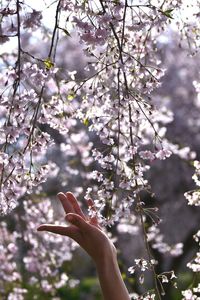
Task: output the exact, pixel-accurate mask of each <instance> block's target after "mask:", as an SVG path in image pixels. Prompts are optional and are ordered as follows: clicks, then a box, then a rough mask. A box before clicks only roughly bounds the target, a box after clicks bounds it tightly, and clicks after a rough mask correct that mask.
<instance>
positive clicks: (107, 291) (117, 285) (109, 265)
mask: <svg viewBox="0 0 200 300" xmlns="http://www.w3.org/2000/svg"><path fill="white" fill-rule="evenodd" d="M96 267H97V273H98V276H99V282H100V285H101V289H102V293H103V297H104V300H130V297H129V293H128V290H127V288H126V286H125V284H124V281H123V279H122V276H121V273H120V270H119V266H118V262H117V258H116V256H114V255H110V256H107V257H105V258H102V259H101V260H100V261H99V262H97V263H96Z"/></svg>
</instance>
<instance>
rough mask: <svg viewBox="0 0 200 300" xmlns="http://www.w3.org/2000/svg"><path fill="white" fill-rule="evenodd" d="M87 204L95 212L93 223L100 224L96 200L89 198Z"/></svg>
mask: <svg viewBox="0 0 200 300" xmlns="http://www.w3.org/2000/svg"><path fill="white" fill-rule="evenodd" d="M87 205H88V208H89V209H91V210H92V211H93V212H94V216H92V217H91V218H90V220H91V222H92V224H95V225H98V218H97V215H96V212H97V210H96V207H95V204H94V201H93V200H92V199H88V200H87Z"/></svg>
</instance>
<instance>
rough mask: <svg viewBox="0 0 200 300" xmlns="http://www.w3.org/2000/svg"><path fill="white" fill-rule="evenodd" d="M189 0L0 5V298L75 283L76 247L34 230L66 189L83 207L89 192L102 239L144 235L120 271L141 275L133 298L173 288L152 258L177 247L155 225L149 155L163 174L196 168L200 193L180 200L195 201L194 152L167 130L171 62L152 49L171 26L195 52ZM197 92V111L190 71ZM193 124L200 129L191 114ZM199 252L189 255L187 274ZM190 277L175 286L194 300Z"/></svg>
mask: <svg viewBox="0 0 200 300" xmlns="http://www.w3.org/2000/svg"><path fill="white" fill-rule="evenodd" d="M194 2H195V3H192V5H190V4H189V3H188V2H187V1H184V0H163V1H159V0H155V1H146V0H138V1H133V0H123V1H118V0H116V1H103V0H99V1H96V0H95V1H90V0H87V1H83V0H80V1H78V0H77V1H75V0H74V1H67V0H57V1H44V2H42V4H41V6H43V7H42V8H41V7H40V6H39V5H38V6H36V7H34V6H33V4H32V3H31V2H30V1H28V0H23V1H19V0H9V1H1V8H0V10H1V23H0V43H1V45H2V50H1V57H0V63H1V75H0V82H1V94H0V95H1V98H0V100H1V102H0V132H1V135H0V144H1V150H0V170H1V175H0V176H1V177H0V187H1V190H0V213H1V215H2V217H1V220H2V221H1V229H0V230H1V236H0V239H1V246H0V249H1V253H0V261H1V265H2V269H1V270H0V279H1V280H0V291H1V293H2V295H3V296H2V297H3V298H2V299H9V300H12V299H26V297H27V295H28V293H29V289H30V286H31V285H32V286H34V287H35V288H37V289H38V290H40V291H42V293H43V296H42V297H43V298H42V299H44V297H45V296H44V295H47V296H48V297H51V299H55V300H56V299H60V298H59V296H58V294H57V290H58V289H59V288H60V287H62V286H65V285H69V286H71V287H73V286H74V285H76V284H77V283H78V282H77V281H76V280H75V278H74V279H71V278H70V277H69V274H66V273H65V272H63V264H64V263H65V262H67V261H70V260H71V258H72V255H73V250H74V249H75V248H76V245H75V244H74V243H73V242H72V241H70V240H67V241H66V242H65V243H64V242H63V239H62V238H61V237H59V236H56V237H55V236H52V235H50V234H48V233H46V234H45V236H44V237H43V238H40V237H39V236H38V233H37V232H36V225H37V224H38V225H39V223H41V222H42V221H43V220H44V221H45V222H46V220H48V221H49V222H52V221H53V219H54V218H55V216H56V218H57V219H58V220H59V221H58V222H61V221H60V220H62V219H61V215H60V210H59V207H58V206H57V204H55V202H54V201H53V200H52V199H53V198H55V195H56V193H57V192H58V189H59V188H62V189H63V190H68V189H70V190H72V191H73V192H74V193H75V195H76V196H78V197H79V199H80V200H81V199H82V201H81V204H82V206H84V200H83V199H88V198H89V197H91V198H92V199H94V202H95V205H96V207H97V208H98V209H97V212H94V211H93V210H91V211H89V214H90V215H92V214H94V213H95V214H97V216H98V218H99V220H100V222H101V225H102V226H104V227H105V228H107V230H108V231H110V234H111V232H113V228H114V230H115V229H116V230H117V231H118V232H121V233H123V232H130V233H131V234H132V235H134V234H136V235H139V236H140V237H142V240H143V250H142V251H141V253H142V256H141V257H135V258H134V257H133V258H132V262H133V263H132V265H131V266H127V267H126V272H127V274H129V275H127V276H136V278H137V281H138V282H139V288H138V290H137V291H135V292H136V293H135V292H133V293H132V298H133V299H164V297H168V295H167V294H166V293H167V292H166V291H167V288H166V286H165V284H166V283H167V284H172V285H173V286H174V288H176V287H177V284H176V277H177V275H176V274H175V272H174V270H168V269H167V270H164V271H162V272H161V273H159V271H158V270H159V267H158V265H159V258H157V257H154V253H155V252H156V253H160V254H161V255H163V254H165V255H171V256H174V257H178V256H180V255H182V253H183V244H182V243H181V242H179V243H176V244H174V245H169V244H168V243H167V242H166V241H165V238H164V236H163V235H162V233H161V232H160V228H159V226H158V225H159V222H160V218H159V212H158V209H157V207H154V206H153V205H152V202H154V198H155V196H154V190H153V189H152V188H151V186H150V180H148V179H149V176H148V174H149V172H151V169H153V167H154V165H155V164H157V163H158V161H161V163H162V166H163V172H165V163H166V161H167V160H168V158H169V160H170V159H171V158H173V157H178V158H179V159H182V160H184V162H185V163H186V164H187V165H193V166H194V168H195V174H194V175H193V177H192V178H193V179H194V182H195V183H196V185H197V188H194V189H193V187H192V186H191V190H190V191H187V192H185V194H184V195H185V198H186V200H187V201H188V204H189V205H194V206H199V205H200V195H199V189H198V187H199V172H200V167H199V164H200V163H199V161H198V159H199V157H198V154H197V156H196V153H195V151H194V150H193V149H192V150H191V149H190V145H181V144H180V143H179V142H176V141H174V140H173V139H171V138H170V134H168V131H167V129H168V128H169V131H170V125H171V124H172V123H173V122H174V120H175V116H174V115H173V112H172V109H171V108H170V106H169V105H167V104H165V103H164V101H163V99H162V87H163V84H164V82H163V81H164V80H165V74H166V73H167V67H168V66H167V64H165V67H164V62H163V57H162V53H161V51H160V45H164V42H163V41H165V40H166V39H168V38H169V36H170V34H172V32H174V30H175V28H176V37H177V39H178V43H179V47H181V48H185V51H187V53H188V55H190V56H191V57H192V59H194V58H193V57H194V55H198V48H199V29H198V21H199V13H198V12H199V7H200V3H199V1H194ZM48 11H51V12H53V14H54V16H53V18H51V22H49V21H48V15H49V16H50V13H49V14H48ZM45 14H46V16H47V17H46V19H45ZM70 44H71V45H73V47H71V49H70V47H69V45H70ZM162 49H163V46H162ZM74 53H75V54H74ZM77 53H78V54H77ZM73 55H74V57H73ZM72 58H73V59H72ZM195 76H197V75H196V74H195ZM194 87H195V89H196V95H197V100H196V102H195V105H196V109H197V110H199V97H198V94H199V91H200V90H199V81H198V78H196V80H195V81H194ZM188 119H189V118H188ZM190 121H191V122H192V118H190ZM191 124H192V123H191ZM191 126H196V127H197V128H198V129H199V121H198V120H197V119H196V121H195V125H194V124H193V125H191ZM198 129H197V133H198ZM196 136H197V135H196ZM177 139H178V138H177ZM175 140H176V139H175ZM171 176H173V174H172V175H171ZM44 182H46V183H44ZM49 182H50V185H51V183H53V184H52V185H51V189H50V191H51V194H50V195H49V193H48V194H47V193H46V191H47V188H46V187H47V185H48V183H49ZM157 184H158V185H159V182H158V183H157ZM192 189H193V190H192ZM146 195H148V196H146ZM156 197H159V195H158V196H157V195H156ZM147 198H148V199H149V201H146V199H147ZM197 209H198V208H197ZM13 224H14V225H13ZM199 236H200V235H199V231H198V232H197V233H196V234H195V235H194V239H195V241H196V242H197V244H199ZM199 255H200V254H199V251H198V252H197V254H196V255H195V257H194V259H193V260H191V261H190V262H189V261H187V266H188V268H190V269H192V271H193V272H194V273H195V274H198V272H199V270H200V269H199V268H200V267H199V264H200V258H199ZM132 274H134V275H132ZM25 283H26V284H25ZM145 283H147V286H148V288H147V289H145V288H144V286H145ZM195 283H196V282H194V285H192V282H191V287H189V288H188V289H186V288H185V289H184V290H183V291H179V292H180V295H181V296H180V297H182V298H180V299H198V295H199V292H200V289H199V285H195ZM149 285H151V286H149ZM134 287H135V286H134ZM178 288H179V287H178ZM48 299H49V298H48Z"/></svg>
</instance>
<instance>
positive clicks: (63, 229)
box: [37, 193, 130, 300]
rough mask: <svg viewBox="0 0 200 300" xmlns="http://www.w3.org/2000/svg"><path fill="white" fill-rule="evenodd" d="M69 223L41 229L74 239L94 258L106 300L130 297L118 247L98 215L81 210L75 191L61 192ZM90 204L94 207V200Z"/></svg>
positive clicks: (89, 201)
mask: <svg viewBox="0 0 200 300" xmlns="http://www.w3.org/2000/svg"><path fill="white" fill-rule="evenodd" d="M58 198H59V200H60V201H61V203H62V205H63V208H64V210H65V213H66V220H67V221H68V222H70V224H71V225H70V226H56V225H51V224H43V225H40V226H39V227H38V229H37V230H38V231H49V232H53V233H57V234H61V235H65V236H69V237H70V238H72V239H73V240H75V241H76V242H77V243H78V244H79V245H80V246H81V247H82V248H83V249H84V250H85V251H86V252H87V253H88V254H89V255H90V256H91V258H92V259H93V261H94V263H95V264H96V268H97V273H98V276H99V281H100V285H101V289H102V294H103V297H104V300H130V297H129V293H128V291H127V289H126V286H125V284H124V282H123V279H122V277H121V273H120V270H119V266H118V263H117V255H116V249H115V247H114V245H113V243H112V242H111V241H110V240H109V238H108V237H107V236H106V234H105V233H104V232H103V231H102V229H101V227H100V226H99V224H98V220H97V218H96V217H92V218H89V217H87V216H86V215H85V214H84V213H83V212H82V210H81V208H80V206H79V204H78V202H77V200H76V198H75V197H74V195H73V194H72V193H66V194H64V193H59V194H58ZM88 205H89V206H93V205H94V203H93V201H92V200H88Z"/></svg>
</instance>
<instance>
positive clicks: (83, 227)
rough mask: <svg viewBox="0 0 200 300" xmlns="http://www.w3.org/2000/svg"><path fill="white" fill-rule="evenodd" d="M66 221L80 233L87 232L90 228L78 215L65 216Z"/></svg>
mask: <svg viewBox="0 0 200 300" xmlns="http://www.w3.org/2000/svg"><path fill="white" fill-rule="evenodd" d="M66 220H67V221H69V222H70V223H71V224H73V225H75V226H77V227H78V228H79V229H80V230H81V231H82V232H88V230H90V229H91V226H90V225H89V224H88V223H87V222H86V221H85V220H84V219H83V218H82V217H81V216H80V215H78V214H72V213H69V214H67V215H66Z"/></svg>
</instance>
